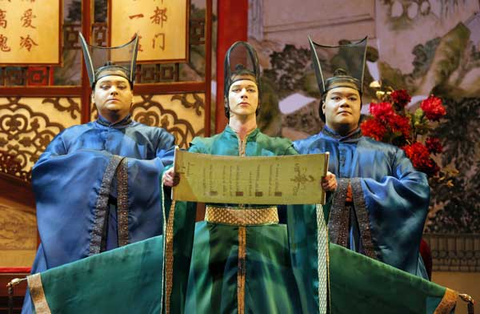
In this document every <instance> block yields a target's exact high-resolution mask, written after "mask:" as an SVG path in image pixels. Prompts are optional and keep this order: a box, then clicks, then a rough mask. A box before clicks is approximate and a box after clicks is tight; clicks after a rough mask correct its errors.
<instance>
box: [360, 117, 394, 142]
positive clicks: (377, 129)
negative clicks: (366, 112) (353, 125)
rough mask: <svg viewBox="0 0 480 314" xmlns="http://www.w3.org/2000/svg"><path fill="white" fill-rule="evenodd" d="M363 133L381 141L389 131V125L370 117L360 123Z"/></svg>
mask: <svg viewBox="0 0 480 314" xmlns="http://www.w3.org/2000/svg"><path fill="white" fill-rule="evenodd" d="M360 128H361V129H362V134H363V135H365V136H368V137H371V138H373V139H375V140H377V141H381V140H382V139H383V137H384V136H385V133H387V127H386V126H385V125H384V124H383V123H381V122H380V121H379V120H377V119H369V120H367V121H364V122H362V124H361V125H360Z"/></svg>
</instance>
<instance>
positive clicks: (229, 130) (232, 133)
mask: <svg viewBox="0 0 480 314" xmlns="http://www.w3.org/2000/svg"><path fill="white" fill-rule="evenodd" d="M225 132H226V133H227V134H229V135H230V136H232V137H235V138H238V134H237V132H235V131H234V130H233V129H232V128H231V127H230V126H229V125H228V124H227V126H226V127H225ZM258 132H260V129H259V128H255V129H253V130H252V131H250V133H248V135H247V137H246V141H247V142H248V141H250V139H252V138H255V137H256V136H257V134H258Z"/></svg>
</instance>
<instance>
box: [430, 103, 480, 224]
mask: <svg viewBox="0 0 480 314" xmlns="http://www.w3.org/2000/svg"><path fill="white" fill-rule="evenodd" d="M443 103H444V105H445V107H446V109H447V115H446V116H445V119H446V123H442V124H440V125H439V126H438V127H437V128H436V130H435V132H436V134H435V135H436V136H437V137H439V138H441V139H442V140H443V145H444V152H443V154H442V161H443V164H444V165H453V166H455V168H456V169H458V171H459V173H460V174H459V175H458V176H456V177H454V178H453V179H452V183H453V187H451V186H447V185H445V184H435V185H432V203H433V204H435V205H440V206H442V207H443V209H442V210H440V211H438V212H437V213H436V215H435V217H433V218H432V220H431V223H430V224H429V226H428V228H427V230H428V231H430V232H441V233H480V193H479V192H480V159H479V155H480V128H479V127H478V117H479V116H480V99H478V98H467V99H462V100H458V101H456V100H453V99H444V101H443Z"/></svg>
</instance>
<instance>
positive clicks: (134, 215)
mask: <svg viewBox="0 0 480 314" xmlns="http://www.w3.org/2000/svg"><path fill="white" fill-rule="evenodd" d="M156 140H157V146H156V157H155V158H153V159H151V160H143V159H139V158H126V160H127V162H126V167H127V169H126V173H127V178H123V181H127V182H128V185H127V187H126V189H127V190H128V192H127V193H128V211H129V212H128V216H129V226H128V227H129V231H130V236H129V237H130V238H129V242H130V243H132V242H136V241H140V240H144V239H147V238H149V237H152V236H155V235H159V234H162V233H163V224H164V218H163V215H162V202H161V195H162V194H161V192H162V191H161V189H162V188H161V183H160V182H161V177H162V174H163V171H164V170H165V169H166V168H167V167H169V166H170V165H171V164H173V157H174V149H175V146H174V144H175V141H174V137H173V136H172V135H171V134H169V133H167V132H166V131H164V130H163V129H162V132H160V135H159V136H158V137H157V138H156ZM119 179H120V180H117V182H118V183H119V184H121V182H122V178H120V177H119ZM116 190H118V191H121V187H120V186H119V187H117V189H116ZM119 199H120V197H119Z"/></svg>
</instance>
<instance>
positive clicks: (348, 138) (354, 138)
mask: <svg viewBox="0 0 480 314" xmlns="http://www.w3.org/2000/svg"><path fill="white" fill-rule="evenodd" d="M322 133H323V134H324V135H326V136H328V137H331V138H333V139H335V140H337V141H339V142H347V143H349V142H350V143H352V142H358V140H359V139H360V138H362V136H363V135H362V130H361V129H360V128H357V129H355V130H353V131H352V132H350V133H349V134H347V135H345V136H343V135H340V134H338V133H337V132H335V131H333V130H332V129H330V128H329V127H328V126H326V125H325V126H324V127H323V130H322Z"/></svg>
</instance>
